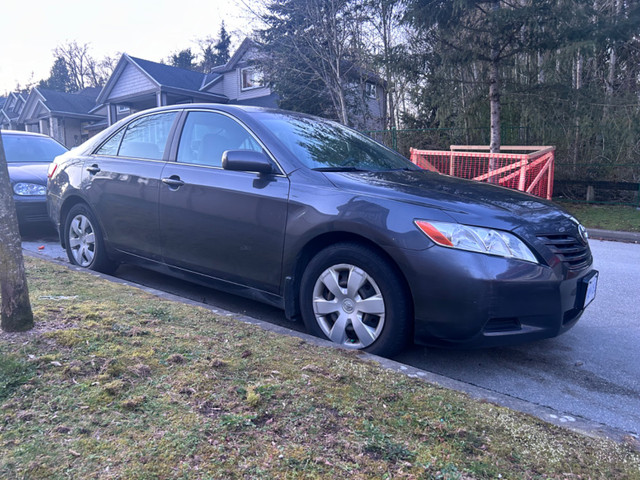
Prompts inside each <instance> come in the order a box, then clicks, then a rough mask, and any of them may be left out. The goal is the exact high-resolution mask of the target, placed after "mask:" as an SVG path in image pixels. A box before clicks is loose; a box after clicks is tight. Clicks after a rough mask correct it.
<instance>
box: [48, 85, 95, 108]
mask: <svg viewBox="0 0 640 480" xmlns="http://www.w3.org/2000/svg"><path fill="white" fill-rule="evenodd" d="M37 90H38V91H39V92H40V94H41V95H42V97H43V98H44V104H45V105H46V106H47V108H48V109H49V110H51V112H52V113H58V112H60V113H77V114H86V113H89V110H91V109H92V108H93V107H94V106H95V104H96V96H97V95H95V94H94V92H91V91H89V92H87V91H86V90H85V91H82V92H78V93H63V92H56V91H55V90H48V89H46V88H37Z"/></svg>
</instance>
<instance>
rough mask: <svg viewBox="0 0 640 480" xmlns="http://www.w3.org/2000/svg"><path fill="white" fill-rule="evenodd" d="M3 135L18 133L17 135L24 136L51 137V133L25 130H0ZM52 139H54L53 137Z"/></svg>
mask: <svg viewBox="0 0 640 480" xmlns="http://www.w3.org/2000/svg"><path fill="white" fill-rule="evenodd" d="M0 132H2V135H3V136H4V135H16V136H18V135H19V136H24V137H42V138H51V137H50V136H49V135H43V134H41V133H35V132H23V131H22V130H0ZM51 140H53V139H52V138H51Z"/></svg>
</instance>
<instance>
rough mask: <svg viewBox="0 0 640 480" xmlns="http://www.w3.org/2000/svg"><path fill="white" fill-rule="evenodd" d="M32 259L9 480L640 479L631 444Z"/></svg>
mask: <svg viewBox="0 0 640 480" xmlns="http://www.w3.org/2000/svg"><path fill="white" fill-rule="evenodd" d="M26 262H27V269H28V272H29V276H30V282H31V283H30V290H31V295H32V298H33V299H34V300H33V303H34V306H35V308H36V309H37V310H38V312H39V320H38V324H37V328H36V330H35V331H33V332H30V333H27V334H22V335H21V336H18V335H17V334H13V335H11V336H7V337H5V338H7V339H8V341H4V340H5V338H3V339H2V340H3V341H1V342H0V359H5V361H4V363H3V361H1V360H0V380H1V381H3V382H4V385H9V387H5V388H4V390H1V391H0V399H1V402H2V403H0V405H1V406H2V410H1V411H0V448H1V449H2V453H3V454H2V456H0V478H8V479H11V478H46V479H57V478H69V477H72V478H136V479H143V478H194V479H201V478H202V479H205V478H206V479H209V478H211V479H214V478H215V479H230V478H256V479H258V478H259V479H270V478H271V479H285V478H318V479H324V478H345V477H349V478H355V479H365V478H407V479H410V478H434V479H435V478H442V479H465V480H468V479H484V478H486V479H489V478H491V479H493V478H523V479H524V478H526V479H547V478H550V479H588V478H594V479H595V478H616V479H620V478H628V479H636V478H640V456H639V455H638V453H637V452H636V451H635V450H634V449H633V448H632V445H628V444H617V443H614V442H612V441H609V440H604V439H594V438H588V437H583V436H581V435H578V434H575V433H572V432H569V431H567V430H563V429H560V428H557V427H554V426H551V425H548V424H546V423H544V422H541V421H539V420H537V419H534V418H531V417H529V416H527V415H524V414H520V413H516V412H513V411H510V410H507V409H505V408H501V407H498V406H495V405H492V404H489V403H482V402H475V401H472V400H470V399H469V398H468V397H466V396H465V395H463V394H460V393H457V392H452V391H448V390H444V389H442V388H439V387H436V386H433V385H429V384H426V383H424V382H421V381H419V380H417V379H411V378H408V377H405V376H402V375H399V374H396V373H394V372H390V371H387V370H385V369H383V368H381V367H379V366H378V365H375V364H371V363H368V362H365V361H363V360H362V359H360V358H359V355H358V354H357V353H354V352H345V351H340V350H334V349H326V348H319V347H316V346H313V345H309V344H307V343H306V342H304V341H301V340H299V339H296V338H290V337H284V336H280V335H276V334H273V333H270V332H266V331H263V330H261V329H260V328H259V327H256V326H251V325H246V324H243V323H240V322H237V321H235V320H233V319H230V318H226V317H225V318H220V317H217V316H215V315H214V314H212V313H211V312H209V311H207V310H205V309H201V308H195V307H191V306H186V305H183V304H178V303H172V302H168V301H164V300H161V299H159V298H156V297H153V296H151V295H149V294H147V293H144V292H140V291H137V290H135V289H133V288H129V287H125V286H122V285H116V284H112V283H109V282H106V281H103V280H100V279H98V278H96V277H93V276H91V275H88V274H85V273H80V272H73V271H70V270H67V269H65V268H64V267H60V266H56V265H51V264H48V263H45V262H42V261H40V260H36V259H32V258H27V259H26ZM60 278H64V279H65V282H64V283H63V284H61V283H60V282H59V279H60ZM44 292H46V293H44ZM60 297H67V298H66V299H60ZM69 297H73V298H69ZM121 305H126V308H125V309H123V308H122V306H121ZM0 388H2V383H0ZM2 392H4V393H2ZM3 395H4V397H2V396H3Z"/></svg>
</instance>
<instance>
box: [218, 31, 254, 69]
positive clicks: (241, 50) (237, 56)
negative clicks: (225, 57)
mask: <svg viewBox="0 0 640 480" xmlns="http://www.w3.org/2000/svg"><path fill="white" fill-rule="evenodd" d="M254 45H255V42H254V41H253V40H251V39H250V38H249V37H247V38H245V39H244V40H243V41H242V43H241V44H240V46H239V47H238V49H237V50H236V51H235V53H234V54H233V55H232V56H231V58H230V59H229V61H228V62H227V63H225V64H224V65H218V66H217V67H213V68H212V69H211V74H214V73H217V74H221V73H224V72H228V71H230V70H233V69H235V68H236V65H237V64H238V62H239V61H240V60H242V57H243V56H244V54H245V53H247V51H248V50H249V49H250V48H251V47H253V46H254Z"/></svg>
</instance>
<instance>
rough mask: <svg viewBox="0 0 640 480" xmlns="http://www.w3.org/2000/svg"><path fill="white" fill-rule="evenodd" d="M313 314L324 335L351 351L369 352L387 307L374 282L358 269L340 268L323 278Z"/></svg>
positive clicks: (317, 287)
mask: <svg viewBox="0 0 640 480" xmlns="http://www.w3.org/2000/svg"><path fill="white" fill-rule="evenodd" d="M312 301H313V313H314V315H315V318H316V321H317V322H318V325H319V326H320V328H321V329H322V331H323V332H324V334H325V335H326V336H327V337H328V338H329V339H330V340H331V341H333V342H335V343H337V344H340V345H343V346H345V347H348V348H355V349H359V348H366V347H368V346H369V345H371V344H372V343H373V342H375V341H376V340H377V339H378V337H379V336H380V334H381V333H382V329H383V328H384V321H385V305H384V298H383V297H382V292H381V291H380V288H379V287H378V285H377V284H376V282H375V280H374V279H373V278H372V277H371V276H370V275H368V274H367V273H366V272H365V271H364V270H362V269H361V268H359V267H356V266H355V265H349V264H345V263H342V264H339V265H333V266H331V267H329V268H327V269H326V270H325V271H324V272H322V273H321V274H320V276H319V277H318V279H317V280H316V283H315V285H314V288H313V300H312Z"/></svg>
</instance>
